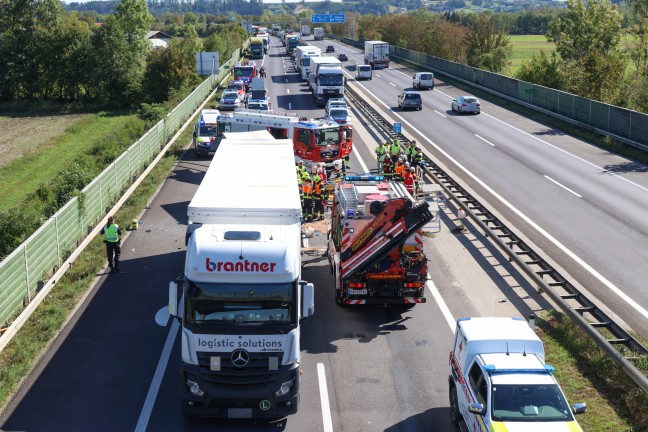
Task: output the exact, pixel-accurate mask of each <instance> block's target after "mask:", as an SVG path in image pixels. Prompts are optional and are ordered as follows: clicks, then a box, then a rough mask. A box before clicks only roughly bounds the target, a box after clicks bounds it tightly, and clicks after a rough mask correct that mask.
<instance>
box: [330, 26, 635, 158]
mask: <svg viewBox="0 0 648 432" xmlns="http://www.w3.org/2000/svg"><path fill="white" fill-rule="evenodd" d="M332 37H335V38H336V39H338V40H340V41H342V42H344V43H346V44H349V45H352V46H355V47H358V48H361V49H364V46H363V42H362V40H359V41H358V40H354V39H348V38H344V37H339V36H332ZM389 51H390V55H391V57H392V58H396V59H399V60H404V61H406V62H409V63H413V64H416V65H419V66H422V67H424V68H427V69H430V70H432V71H433V72H435V73H439V74H441V75H446V76H448V77H450V78H452V79H455V80H457V81H461V82H464V83H466V84H468V85H471V86H473V87H477V88H479V89H481V90H484V91H487V92H489V93H492V94H494V95H496V96H499V97H502V98H504V99H507V100H509V101H512V102H515V103H519V104H521V105H524V106H526V107H529V108H532V109H535V110H537V111H540V112H542V113H544V114H547V115H550V116H552V117H555V118H558V119H560V120H564V121H567V122H569V123H572V124H575V125H577V126H579V127H582V128H585V129H589V130H591V131H594V132H596V133H599V134H602V135H607V136H609V137H611V138H613V139H615V140H617V141H620V142H623V143H625V144H627V145H630V146H633V147H636V148H639V149H641V150H644V151H648V115H647V114H643V113H640V112H638V111H633V110H630V109H627V108H622V107H618V106H614V105H610V104H606V103H603V102H598V101H595V100H591V99H587V98H584V97H580V96H576V95H574V94H571V93H567V92H563V91H560V90H555V89H551V88H548V87H543V86H541V85H538V84H532V83H529V82H526V81H522V80H518V79H515V78H511V77H508V76H505V75H500V74H497V73H494V72H488V71H485V70H482V69H477V68H474V67H470V66H466V65H464V64H461V63H455V62H452V61H449V60H445V59H442V58H439V57H433V56H429V55H427V54H424V53H420V52H418V51H412V50H408V49H405V48H400V47H396V46H391V45H390V47H389Z"/></svg>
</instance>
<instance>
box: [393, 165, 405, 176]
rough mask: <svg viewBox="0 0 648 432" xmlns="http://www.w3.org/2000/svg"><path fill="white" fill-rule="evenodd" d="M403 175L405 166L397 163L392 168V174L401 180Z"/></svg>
mask: <svg viewBox="0 0 648 432" xmlns="http://www.w3.org/2000/svg"><path fill="white" fill-rule="evenodd" d="M404 173H405V165H404V164H402V163H397V164H396V165H395V166H394V174H396V176H400V177H401V178H402V177H403V174H404Z"/></svg>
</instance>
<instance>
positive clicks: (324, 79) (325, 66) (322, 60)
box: [308, 57, 345, 106]
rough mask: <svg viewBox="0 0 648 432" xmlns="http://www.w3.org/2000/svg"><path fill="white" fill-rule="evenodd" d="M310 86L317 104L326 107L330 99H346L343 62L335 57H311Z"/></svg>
mask: <svg viewBox="0 0 648 432" xmlns="http://www.w3.org/2000/svg"><path fill="white" fill-rule="evenodd" d="M310 60H311V70H310V74H309V76H308V86H309V87H310V90H311V93H312V94H313V97H314V98H315V102H316V103H317V104H318V105H320V106H324V105H326V100H327V99H330V98H341V97H344V82H345V78H344V72H343V71H342V62H341V61H340V60H338V59H336V58H335V57H311V59H310Z"/></svg>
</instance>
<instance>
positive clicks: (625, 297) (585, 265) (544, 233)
mask: <svg viewBox="0 0 648 432" xmlns="http://www.w3.org/2000/svg"><path fill="white" fill-rule="evenodd" d="M348 75H349V76H350V74H348ZM357 84H358V85H359V86H360V87H362V88H363V89H364V90H365V91H366V92H368V93H370V94H372V92H371V91H369V90H368V89H367V88H366V87H365V86H364V85H363V84H360V83H357ZM377 102H378V103H380V104H381V105H382V106H383V107H384V108H385V109H386V110H388V111H391V113H392V114H393V115H394V116H395V117H398V118H399V119H400V120H401V122H402V123H403V124H405V125H407V126H408V127H409V128H410V129H412V130H413V131H415V132H416V133H417V134H419V135H421V136H422V137H423V139H424V140H425V141H427V142H428V143H430V145H431V146H433V147H434V148H436V149H437V151H438V152H440V153H441V154H443V155H444V156H445V157H446V158H448V160H450V161H451V162H452V163H454V164H455V165H456V166H457V168H459V169H460V170H461V171H463V172H464V173H466V175H468V176H470V177H471V178H472V179H473V180H475V181H476V182H477V183H479V184H480V185H481V186H482V187H483V188H484V189H486V190H487V191H488V192H490V193H491V194H492V195H493V197H495V198H496V199H497V200H498V201H500V202H501V203H502V204H504V205H505V206H506V207H508V209H509V210H511V211H512V212H513V213H515V214H516V215H517V216H519V217H520V218H522V219H523V220H524V221H525V222H526V223H528V224H529V225H530V226H531V227H532V228H533V229H535V230H536V231H537V232H538V233H540V235H542V236H544V237H545V238H546V239H547V240H549V241H550V242H551V243H553V244H554V245H555V246H556V247H557V248H558V249H560V250H561V251H563V252H564V253H565V254H567V255H568V256H569V257H570V258H571V259H573V260H574V261H575V262H576V263H577V264H578V265H580V266H581V267H582V268H584V269H585V270H586V271H587V272H589V274H591V275H592V276H594V277H595V278H596V279H598V280H599V282H601V283H602V284H603V285H605V286H606V287H607V288H608V289H609V290H610V291H612V292H613V293H614V294H616V295H617V296H618V297H619V298H621V299H622V300H623V301H625V302H626V303H627V304H628V305H630V306H631V307H632V308H633V309H634V310H636V311H637V312H639V313H640V314H641V315H642V316H643V317H644V318H646V319H648V310H646V309H644V308H643V307H641V305H639V303H637V302H636V301H634V300H633V299H632V298H631V297H630V296H629V295H627V294H626V293H624V292H623V291H621V290H620V289H619V288H618V287H617V286H616V285H614V284H613V283H612V282H610V281H609V280H608V279H607V278H605V276H603V275H602V274H600V273H599V272H598V271H597V270H596V269H594V268H593V267H592V266H591V265H589V264H588V263H586V262H585V261H584V260H583V259H582V258H580V257H579V256H578V255H576V254H575V253H574V252H572V251H571V250H570V249H568V248H567V246H565V245H563V244H562V243H560V242H559V241H558V239H556V238H555V237H553V236H552V235H551V234H549V233H548V232H547V231H545V230H544V229H543V228H542V227H541V226H540V225H538V224H537V223H535V222H534V221H533V220H531V219H530V218H529V217H528V216H527V215H525V214H524V213H522V212H521V211H520V210H518V209H517V208H516V207H514V206H513V204H511V203H509V202H508V201H506V200H505V199H504V197H502V196H501V195H500V194H498V193H497V192H495V191H494V190H493V189H492V188H491V187H490V186H488V185H487V184H486V183H484V182H483V181H482V180H481V179H480V178H478V177H477V176H476V175H475V174H473V173H472V172H470V171H468V169H467V168H466V167H464V166H463V165H461V164H460V163H459V161H457V160H456V159H455V158H453V157H452V156H450V155H449V154H448V153H447V152H446V151H445V150H443V149H442V148H441V147H439V146H438V145H437V144H436V143H434V141H432V140H431V139H429V138H428V137H427V135H426V134H424V133H422V132H421V131H420V130H418V129H417V128H415V127H414V125H412V124H411V123H410V122H408V121H407V120H405V119H404V118H403V117H402V116H401V115H399V114H397V113H396V112H395V111H393V110H392V109H391V108H389V107H388V106H387V104H386V103H385V102H383V101H381V100H377ZM483 113H484V112H483V111H482V114H483ZM488 117H491V116H488ZM492 118H494V117H492ZM495 120H497V119H495ZM497 121H500V120H497ZM500 122H501V121H500ZM501 123H503V124H506V123H505V122H501ZM511 127H513V126H511ZM513 128H514V129H517V128H515V127H513ZM517 130H519V129H517ZM520 132H522V133H524V134H527V135H530V134H528V133H527V132H524V131H520ZM530 136H532V135H530ZM540 141H542V140H540ZM547 144H548V145H551V144H549V143H547ZM558 150H561V149H558ZM561 151H562V150H561ZM565 153H567V152H565ZM567 154H569V153H567ZM585 162H587V161H585ZM587 163H589V162H587ZM617 178H620V179H622V180H625V179H623V177H617ZM628 182H629V183H631V184H634V183H632V182H630V181H628ZM637 186H639V185H637ZM639 187H641V186H639ZM642 189H644V190H647V189H645V188H643V187H642Z"/></svg>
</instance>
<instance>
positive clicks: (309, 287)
mask: <svg viewBox="0 0 648 432" xmlns="http://www.w3.org/2000/svg"><path fill="white" fill-rule="evenodd" d="M314 313H315V286H314V285H313V284H312V283H307V284H305V285H303V286H302V319H304V318H308V317H309V316H312V315H313V314H314Z"/></svg>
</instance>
